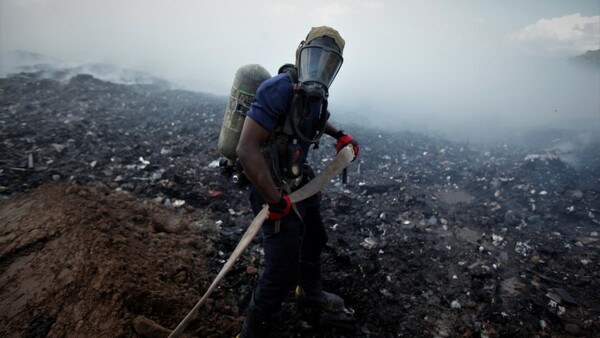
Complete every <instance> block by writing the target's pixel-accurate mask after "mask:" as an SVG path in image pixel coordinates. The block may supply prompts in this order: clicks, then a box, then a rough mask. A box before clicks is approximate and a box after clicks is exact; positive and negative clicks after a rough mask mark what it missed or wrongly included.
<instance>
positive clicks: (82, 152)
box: [0, 74, 600, 337]
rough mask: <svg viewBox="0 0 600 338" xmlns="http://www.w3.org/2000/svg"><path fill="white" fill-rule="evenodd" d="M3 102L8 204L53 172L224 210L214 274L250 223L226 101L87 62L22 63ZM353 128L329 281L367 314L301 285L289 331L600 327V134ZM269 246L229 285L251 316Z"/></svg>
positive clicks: (336, 209) (335, 196) (3, 85)
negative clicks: (227, 156)
mask: <svg viewBox="0 0 600 338" xmlns="http://www.w3.org/2000/svg"><path fill="white" fill-rule="evenodd" d="M0 98H1V99H0V135H1V141H0V193H1V194H2V197H3V198H4V199H5V200H8V199H11V198H13V197H14V196H16V195H19V194H21V193H23V192H26V191H29V190H32V189H34V188H36V187H38V186H40V185H41V184H43V183H46V182H49V181H63V182H75V183H79V184H82V185H89V184H96V185H97V184H98V183H99V182H101V183H103V185H102V186H103V187H104V188H105V189H108V190H112V191H114V190H122V191H126V192H129V193H131V194H132V195H133V196H135V197H136V198H137V199H140V200H152V201H155V202H159V203H161V204H163V205H164V206H166V207H168V208H171V209H173V210H179V211H180V212H186V211H190V210H196V211H198V210H201V211H202V210H206V211H210V215H211V217H213V218H214V219H213V220H212V221H214V224H215V226H216V227H217V229H218V233H217V234H212V235H211V236H210V238H209V240H211V241H212V242H213V244H214V246H215V253H214V255H213V256H209V257H208V259H210V262H209V265H210V267H211V269H212V271H218V269H220V266H221V264H222V263H223V262H224V261H225V259H226V257H227V256H228V255H229V253H231V251H232V250H233V248H234V247H235V245H236V243H237V241H238V240H239V238H240V236H241V233H242V231H243V230H245V228H246V226H247V224H249V221H250V220H251V218H252V216H251V214H250V210H249V207H248V205H247V200H246V195H245V191H244V190H243V189H242V190H240V189H239V188H238V186H236V185H235V184H233V183H231V182H229V181H228V180H227V179H226V178H225V177H223V176H222V175H220V173H219V170H218V160H219V157H220V155H219V154H218V152H217V140H218V133H219V129H220V124H221V121H222V115H223V112H224V108H225V103H226V98H225V97H218V96H212V95H207V94H201V93H193V92H187V91H180V90H170V89H164V88H161V87H157V86H153V85H122V84H114V83H110V82H104V81H100V80H98V79H96V78H93V77H92V76H89V75H78V76H75V77H73V78H71V79H69V80H66V81H58V80H53V79H44V78H39V77H37V76H35V74H19V75H14V76H11V77H8V78H2V79H0ZM333 116H334V117H333V118H334V119H335V114H333ZM339 122H343V121H338V123H339ZM344 129H346V130H348V131H350V130H351V131H352V135H353V137H355V138H356V139H357V140H358V141H359V142H360V145H361V152H360V157H359V159H358V160H357V161H355V162H353V163H352V164H351V166H350V167H349V169H348V177H349V182H348V184H343V183H342V181H341V177H340V178H339V179H338V180H337V181H335V182H332V184H331V185H330V186H328V187H327V188H326V190H325V191H324V192H323V199H324V203H323V209H324V210H323V216H324V218H325V221H326V226H327V228H328V231H329V243H328V247H327V250H326V252H325V256H324V285H325V288H327V289H331V290H333V291H335V292H336V293H338V294H340V295H341V296H343V297H344V298H345V300H346V304H347V305H348V306H349V307H350V308H352V309H353V310H354V313H353V317H354V318H355V319H356V322H355V323H352V325H348V323H345V325H346V326H345V327H342V328H340V327H339V326H336V325H330V324H328V323H330V321H327V320H325V321H323V320H322V319H323V317H322V316H321V317H319V318H321V321H319V319H318V318H317V319H315V317H314V316H312V315H305V313H304V312H303V311H300V310H299V309H297V307H296V304H295V302H293V300H292V297H290V301H289V302H287V303H286V305H285V307H284V312H283V314H282V321H281V325H280V326H279V327H278V328H277V329H278V330H279V331H278V332H279V333H280V334H281V335H282V336H294V335H299V336H305V337H313V336H314V337H316V336H327V337H336V336H337V337H341V336H359V337H396V336H405V337H415V336H423V337H446V336H464V337H509V336H593V335H594V334H597V333H598V332H600V294H599V293H598V290H600V237H599V235H598V233H599V232H600V198H599V194H600V155H599V153H598V149H599V145H600V143H599V142H598V138H595V139H594V137H591V138H590V139H586V141H585V142H583V141H582V140H583V139H582V138H581V137H580V135H578V134H569V133H566V134H565V133H562V134H560V135H558V137H559V138H560V139H561V140H563V141H565V143H569V144H570V145H575V146H571V147H569V149H568V150H566V148H565V147H562V146H561V145H560V144H559V143H556V142H555V139H556V137H557V134H553V133H550V135H548V138H553V139H552V140H551V142H540V140H539V134H536V139H535V142H530V143H527V142H519V143H518V144H515V143H512V142H510V141H506V142H497V143H490V144H487V145H480V144H472V143H468V142H451V141H448V140H446V139H444V138H442V137H440V136H429V135H425V134H418V133H410V132H390V131H384V130H373V129H360V128H359V127H357V126H351V125H347V126H344ZM523 137H526V136H523ZM553 142H554V143H553ZM334 155H335V154H334V148H333V141H332V140H324V142H323V144H322V146H321V148H320V149H319V150H317V151H314V152H313V154H312V155H311V158H310V160H311V162H312V163H313V165H314V167H315V169H316V170H317V171H318V170H319V169H320V168H322V167H323V166H324V165H325V164H326V163H327V162H328V160H330V159H331V158H333V156H334ZM163 228H164V229H162V228H161V229H162V230H161V231H162V232H165V233H168V232H169V231H167V230H168V228H169V227H168V226H164V227H163ZM165 229H166V230H165ZM260 259H261V247H260V241H259V240H255V242H254V243H253V245H252V246H251V247H250V248H249V250H248V251H247V252H246V253H245V254H244V258H243V259H241V260H240V261H239V262H238V263H237V265H236V268H234V269H233V271H232V272H231V273H230V274H229V275H228V276H227V278H226V279H227V280H226V282H225V285H224V286H223V287H224V288H225V289H226V290H231V292H234V293H235V294H236V295H237V296H238V303H237V304H231V305H232V306H239V309H240V310H239V315H240V316H241V315H242V314H243V313H242V309H243V308H244V306H245V305H246V304H247V302H248V301H249V298H248V297H249V295H250V292H251V290H252V289H253V286H254V283H255V282H256V278H257V275H258V274H259V273H260V269H261V261H260ZM208 277H211V276H208ZM212 277H214V276H212ZM208 282H209V281H207V283H208ZM202 287H203V285H199V286H198V292H199V294H202V293H203V292H204V290H203V289H202ZM201 289H202V290H201ZM194 297H195V295H194ZM215 297H219V294H216V295H215ZM215 311H219V310H218V309H215ZM228 311H231V309H228ZM140 315H143V313H140ZM44 318H46V319H44ZM44 318H42V319H43V320H41V321H40V320H37V321H36V322H35V323H34V324H35V325H34V324H32V326H31V327H32V328H34V329H35V330H36V331H35V333H36V334H37V332H42V331H44V332H47V328H46V326H49V325H52V320H49V319H47V318H51V319H52V318H53V317H44ZM170 320H171V321H173V320H174V319H172V318H171V319H170ZM224 320H231V318H230V316H229V317H226V318H224ZM39 323H41V324H39ZM38 327H42V328H43V330H42V329H38ZM233 327H235V325H233ZM31 330H33V329H30V331H28V332H33V331H31ZM198 334H199V335H202V332H198ZM213 334H214V333H213ZM233 334H235V332H227V333H225V334H224V335H225V336H227V335H229V336H231V335H233Z"/></svg>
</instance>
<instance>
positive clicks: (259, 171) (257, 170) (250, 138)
mask: <svg viewBox="0 0 600 338" xmlns="http://www.w3.org/2000/svg"><path fill="white" fill-rule="evenodd" d="M270 135H271V134H270V133H269V132H268V131H267V130H266V129H264V128H263V127H262V126H261V125H259V124H258V123H256V122H255V121H254V120H253V119H252V118H250V117H246V119H245V120H244V126H243V127H242V133H241V135H240V141H239V142H238V145H237V148H236V153H237V156H238V158H239V159H240V163H241V164H242V167H243V168H244V171H245V172H246V176H247V177H248V179H249V180H250V182H252V184H253V185H254V186H255V187H256V188H257V189H258V191H259V192H260V194H261V195H262V196H263V198H264V199H265V201H266V202H267V203H270V204H274V203H277V202H279V200H280V199H281V192H279V191H278V190H277V187H276V186H275V183H274V182H273V178H272V177H271V172H270V170H269V166H268V165H267V161H266V160H265V158H264V157H263V154H262V153H261V151H260V147H261V145H263V144H264V143H265V142H267V141H268V140H269V137H270Z"/></svg>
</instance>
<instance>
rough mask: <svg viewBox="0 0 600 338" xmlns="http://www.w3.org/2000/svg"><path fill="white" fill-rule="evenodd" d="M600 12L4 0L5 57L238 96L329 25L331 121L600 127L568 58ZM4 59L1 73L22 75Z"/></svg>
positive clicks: (580, 72) (585, 72) (589, 42)
mask: <svg viewBox="0 0 600 338" xmlns="http://www.w3.org/2000/svg"><path fill="white" fill-rule="evenodd" d="M598 12H599V9H598V7H597V5H594V3H593V2H578V1H573V2H563V1H554V0H548V1H544V2H543V3H539V4H537V3H536V5H535V6H533V5H528V4H525V5H524V4H522V2H521V1H503V2H488V1H465V2H460V3H449V2H446V1H439V0H426V1H419V2H412V1H411V2H406V1H387V0H381V1H375V0H370V1H358V0H352V1H344V2H341V1H334V2H329V3H323V2H320V1H316V0H307V1H303V2H302V3H298V2H281V1H272V2H271V1H243V2H242V1H239V2H234V3H229V2H206V1H189V0H173V1H168V2H167V1H153V2H147V1H141V0H130V1H127V2H122V1H116V0H104V1H73V0H53V1H49V0H28V1H17V0H3V1H0V52H2V53H3V54H2V55H6V53H8V52H11V51H15V50H23V51H28V52H34V53H38V54H41V55H45V56H46V57H49V58H51V59H50V61H48V60H42V61H39V60H38V61H36V62H42V63H46V64H49V63H50V64H51V63H52V62H53V61H52V60H53V59H59V60H64V61H62V63H66V64H67V65H68V67H70V68H74V69H81V67H80V66H81V65H105V66H102V67H99V66H95V67H91V68H90V67H87V69H86V71H90V72H92V71H98V70H99V69H100V70H102V71H103V72H104V75H103V77H101V78H104V79H111V78H112V79H116V80H117V81H118V80H119V79H120V81H121V82H126V81H127V76H132V75H131V74H126V75H125V77H123V75H122V74H123V73H127V72H124V71H123V70H131V69H133V70H135V72H133V73H134V74H146V75H145V76H147V77H149V78H154V77H156V78H163V79H165V80H167V81H168V82H169V83H171V84H173V85H175V86H178V87H180V88H184V89H190V90H195V91H204V92H210V93H213V94H217V95H227V93H228V92H229V89H230V86H231V81H232V80H233V77H234V74H235V71H236V70H237V69H238V68H239V67H240V66H242V65H244V64H250V63H258V64H261V65H263V66H264V67H265V68H266V69H267V70H269V71H270V72H271V74H274V73H275V72H276V71H277V69H278V68H279V66H281V65H282V64H283V63H286V62H293V60H294V52H295V49H296V47H297V45H298V43H299V42H300V40H302V39H303V38H304V37H305V35H306V33H307V32H308V30H309V28H310V27H312V26H319V25H323V24H325V25H329V26H332V27H334V28H336V29H337V30H338V31H340V33H341V34H342V36H343V37H344V38H345V40H346V48H345V50H344V58H345V59H344V65H343V66H342V68H341V70H340V73H339V75H338V77H337V78H336V80H335V82H334V84H333V86H332V88H331V91H330V94H331V95H330V97H331V102H330V108H331V112H332V116H333V119H334V120H335V119H340V120H341V119H347V120H350V121H349V122H352V121H355V122H357V123H360V124H362V125H365V124H369V123H370V124H372V125H374V126H379V127H381V126H385V127H387V128H394V129H410V130H419V131H441V132H443V133H445V134H446V135H448V136H450V137H455V138H476V137H480V136H481V137H483V136H486V137H489V136H493V135H498V136H501V135H502V134H504V135H507V133H514V132H515V131H517V130H526V129H528V128H551V127H561V128H562V127H569V128H582V127H584V128H586V129H590V128H598V126H599V125H600V120H599V119H600V98H599V95H598V94H597V93H598V92H600V70H599V69H598V68H589V67H584V66H581V65H577V64H575V63H573V62H571V61H570V58H571V57H573V56H576V55H579V54H581V53H583V52H585V51H586V50H589V49H599V48H600V13H598ZM7 60H8V58H7V57H5V56H2V57H0V72H4V73H8V72H9V71H7V70H8V69H14V67H13V66H14V65H10V64H9V62H8V61H7ZM23 60H24V59H23ZM23 60H21V61H23ZM20 65H21V66H23V64H20ZM108 65H112V68H111V67H110V66H108ZM11 67H12V68H11ZM78 67H80V68H78ZM111 71H114V72H115V73H116V74H114V75H115V76H112V77H111V76H109V73H110V72H111ZM0 75H1V74H0ZM136 76H137V75H136Z"/></svg>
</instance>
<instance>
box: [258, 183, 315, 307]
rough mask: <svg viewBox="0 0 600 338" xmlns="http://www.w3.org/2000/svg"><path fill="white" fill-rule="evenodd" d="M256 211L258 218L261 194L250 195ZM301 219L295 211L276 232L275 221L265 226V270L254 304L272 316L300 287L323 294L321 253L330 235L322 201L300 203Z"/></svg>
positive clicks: (312, 200)
mask: <svg viewBox="0 0 600 338" xmlns="http://www.w3.org/2000/svg"><path fill="white" fill-rule="evenodd" d="M250 202H251V204H252V209H253V211H254V213H255V214H257V213H258V212H259V211H260V210H261V209H262V206H263V205H264V203H265V202H264V200H263V199H262V196H261V195H260V193H258V191H256V190H254V189H252V191H251V194H250ZM296 207H297V209H298V211H299V212H300V215H301V217H302V219H301V218H300V217H298V215H297V214H296V213H295V212H294V211H293V210H292V211H291V212H290V213H289V214H288V215H286V216H285V217H284V218H283V219H282V220H281V224H280V226H279V232H276V231H275V230H276V229H275V222H274V221H269V220H267V221H265V223H264V224H263V226H262V237H263V246H264V250H265V266H264V270H263V273H262V275H261V276H260V278H259V280H258V285H257V287H256V290H255V291H254V303H255V304H256V306H257V307H258V308H260V309H262V310H263V311H265V312H266V313H268V314H273V313H276V312H279V311H280V309H281V303H282V302H283V300H284V298H285V297H286V296H287V294H288V293H289V292H290V291H291V290H292V289H293V288H294V287H295V286H296V285H298V284H299V285H301V286H302V287H303V288H305V289H308V290H310V291H313V292H320V291H321V259H320V257H321V251H322V250H323V247H324V246H325V243H327V234H326V233H325V227H324V225H323V221H322V219H321V213H320V197H319V196H318V195H315V196H312V197H310V198H308V199H306V200H304V201H302V202H299V203H296Z"/></svg>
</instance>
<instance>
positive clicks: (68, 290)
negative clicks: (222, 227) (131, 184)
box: [0, 183, 240, 337]
mask: <svg viewBox="0 0 600 338" xmlns="http://www.w3.org/2000/svg"><path fill="white" fill-rule="evenodd" d="M203 217H204V216H203V215H200V214H198V213H195V212H189V211H188V212H186V211H185V210H184V211H180V212H175V211H173V210H167V209H166V208H164V207H163V206H161V205H157V204H155V203H140V202H137V201H135V200H134V199H133V198H132V197H131V195H130V194H129V193H126V192H115V191H111V190H110V189H109V188H108V187H107V186H105V185H103V184H97V185H96V186H94V187H89V188H87V187H80V186H77V185H74V184H64V183H49V184H46V185H43V186H41V187H40V188H38V189H36V190H34V191H32V192H30V193H27V194H23V195H21V196H18V197H16V198H13V199H10V200H6V201H3V202H2V203H1V204H0V223H2V224H3V226H2V228H1V230H0V231H1V232H0V270H1V271H2V277H1V278H0V290H1V291H0V299H1V302H0V308H1V309H2V311H1V312H0V316H1V317H0V319H1V320H0V336H3V337H23V336H24V337H44V336H46V335H47V336H48V337H60V336H64V335H65V334H66V335H68V336H79V337H131V336H137V335H138V334H139V333H142V334H143V335H145V336H156V337H158V336H164V335H165V332H166V330H165V329H164V328H161V326H164V327H167V328H171V329H172V328H174V327H175V326H176V325H177V324H178V323H179V321H180V320H181V319H182V318H183V317H184V316H185V315H186V314H187V313H188V312H189V310H190V309H191V308H192V307H193V306H194V304H195V303H196V301H197V300H198V299H199V297H200V296H201V295H200V294H199V291H201V290H205V289H206V288H207V286H208V283H210V279H211V278H212V277H214V276H213V274H212V272H210V271H208V270H207V266H206V261H205V257H207V256H211V255H214V254H215V248H214V246H213V245H212V244H211V241H210V240H207V239H206V236H210V235H211V233H212V231H214V229H211V228H210V227H206V226H201V224H203ZM217 293H220V294H218V295H217V296H216V297H214V298H213V299H218V301H211V302H209V303H208V305H207V306H206V307H204V308H203V309H202V311H201V313H200V315H201V316H202V318H203V319H202V321H195V323H194V324H193V325H195V327H194V326H192V327H190V330H189V332H192V333H193V332H195V333H196V334H197V335H200V336H207V337H208V336H211V335H213V336H214V335H215V334H216V333H217V332H218V334H219V336H220V335H221V334H223V333H224V332H231V334H233V333H234V332H235V330H237V329H238V327H239V322H240V317H239V310H238V309H237V308H236V307H232V304H235V303H236V302H235V300H233V299H231V297H230V296H231V295H229V294H228V293H227V292H220V291H217ZM200 322H202V323H205V324H201V323H200ZM204 325H207V326H204Z"/></svg>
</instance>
